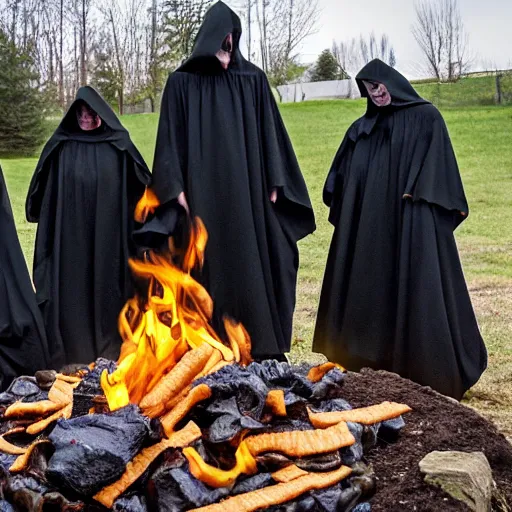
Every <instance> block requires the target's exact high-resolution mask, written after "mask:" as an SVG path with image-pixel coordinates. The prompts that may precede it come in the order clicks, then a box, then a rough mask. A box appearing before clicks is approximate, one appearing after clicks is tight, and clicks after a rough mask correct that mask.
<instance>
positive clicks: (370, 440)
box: [361, 423, 380, 453]
mask: <svg viewBox="0 0 512 512" xmlns="http://www.w3.org/2000/svg"><path fill="white" fill-rule="evenodd" d="M379 428H380V423H376V424H375V425H364V426H363V435H362V436H361V442H362V443H363V451H364V453H368V452H369V451H370V450H371V449H372V448H373V447H374V446H375V445H376V444H377V432H378V431H379Z"/></svg>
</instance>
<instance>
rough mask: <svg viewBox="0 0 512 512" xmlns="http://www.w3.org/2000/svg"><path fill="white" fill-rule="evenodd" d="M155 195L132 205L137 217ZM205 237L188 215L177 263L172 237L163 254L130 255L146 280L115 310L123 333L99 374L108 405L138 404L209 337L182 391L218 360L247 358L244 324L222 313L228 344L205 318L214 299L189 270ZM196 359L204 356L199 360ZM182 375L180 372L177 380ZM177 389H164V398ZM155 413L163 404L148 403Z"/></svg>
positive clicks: (198, 262) (199, 259) (198, 260)
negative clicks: (112, 365)
mask: <svg viewBox="0 0 512 512" xmlns="http://www.w3.org/2000/svg"><path fill="white" fill-rule="evenodd" d="M157 206H158V200H157V199H156V196H155V195H154V193H153V192H152V191H151V190H150V189H147V190H146V193H145V194H144V196H143V198H142V199H141V200H140V201H139V204H138V205H137V208H136V214H137V215H138V220H139V219H141V220H145V218H146V217H147V215H148V213H150V212H154V210H155V208H156V207H157ZM207 239H208V235H207V231H206V228H205V226H204V224H203V222H202V221H201V220H200V219H199V218H197V217H196V218H195V219H193V220H192V221H191V226H190V236H189V243H188V246H187V247H186V250H185V251H184V253H183V254H182V255H181V256H182V257H180V258H179V259H180V260H181V262H180V265H179V267H178V265H177V264H176V263H175V261H173V260H176V259H177V258H176V256H177V255H179V251H177V250H175V249H174V247H175V246H174V240H172V239H171V240H170V243H169V248H170V251H169V253H167V254H165V255H162V254H156V253H154V252H149V254H148V255H147V256H146V258H145V259H144V260H143V261H140V260H133V259H132V260H130V262H129V263H130V267H131V270H132V272H133V273H134V275H135V276H137V277H138V278H142V279H144V280H145V281H146V282H147V283H148V291H147V297H144V298H142V297H134V298H132V299H130V300H128V302H127V303H126V305H125V306H124V308H123V310H122V312H121V314H120V316H119V332H120V334H121V337H122V339H123V344H122V346H121V352H120V356H119V360H118V367H117V369H116V370H115V371H114V372H113V373H112V374H110V375H108V374H107V372H106V371H104V372H103V374H102V376H101V385H102V388H103V391H104V392H105V396H106V398H107V401H108V404H109V407H110V409H111V410H115V409H119V408H121V407H124V406H125V405H128V403H134V404H139V403H140V402H141V401H142V400H143V398H144V397H145V396H146V395H147V394H148V393H150V392H151V391H152V390H153V389H154V388H155V386H157V385H160V386H161V387H165V384H162V378H163V377H164V376H165V375H166V374H168V373H169V372H170V371H171V370H172V369H173V368H175V367H176V365H177V364H178V362H179V361H180V360H181V359H182V358H183V356H184V355H185V354H186V353H187V352H188V351H190V350H194V349H197V348H198V347H200V346H201V345H202V344H203V343H208V344H209V345H210V346H211V347H213V349H214V354H212V355H211V356H209V357H208V358H207V359H208V361H207V362H206V364H204V365H203V366H201V368H202V370H203V371H202V372H200V374H199V375H192V376H189V377H192V378H189V381H187V382H183V386H182V388H180V389H179V391H183V390H184V388H186V387H187V386H188V385H189V384H190V382H191V380H193V378H197V377H198V376H200V375H203V374H206V373H207V372H208V370H211V369H215V368H218V366H219V363H220V362H222V361H224V362H234V361H237V362H240V363H242V364H247V363H248V362H250V360H251V359H250V338H249V336H248V334H247V332H246V331H245V329H244V328H243V327H242V326H241V325H240V324H237V323H236V322H234V321H232V320H230V319H227V318H225V319H224V325H225V328H226V333H227V337H228V341H229V344H230V347H231V348H230V347H228V346H226V345H225V344H224V343H223V342H222V340H221V339H220V337H219V336H218V335H217V333H216V332H215V331H214V329H213V328H212V326H211V325H210V324H209V322H210V320H211V317H212V314H213V302H212V299H211V297H210V296H209V294H208V292H207V291H206V290H205V288H204V287H203V286H201V285H200V284H199V283H198V282H197V281H196V280H195V279H194V278H193V277H192V276H191V275H190V272H191V271H192V270H193V269H194V268H196V267H201V266H202V264H203V261H204V250H205V247H206V242H207ZM199 363H200V364H203V363H202V360H201V361H199ZM182 379H183V376H181V380H182ZM164 398H165V399H166V400H171V398H176V396H175V395H173V396H167V395H165V397H164V395H162V400H163V399H164ZM151 411H152V412H153V413H154V414H148V415H150V416H153V415H159V414H160V413H162V412H163V411H165V404H164V405H162V406H160V405H159V406H158V407H157V408H155V407H154V406H153V407H152V408H151Z"/></svg>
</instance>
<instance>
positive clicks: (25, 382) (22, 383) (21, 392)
mask: <svg viewBox="0 0 512 512" xmlns="http://www.w3.org/2000/svg"><path fill="white" fill-rule="evenodd" d="M40 391H41V390H40V388H39V386H38V385H37V382H36V379H35V378H34V377H18V378H17V379H14V380H13V381H12V383H11V385H10V386H9V387H8V389H7V393H12V394H13V395H16V396H18V397H20V398H21V397H26V396H29V395H36V394H37V393H39V392H40Z"/></svg>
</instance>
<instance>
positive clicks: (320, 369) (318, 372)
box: [308, 363, 347, 382]
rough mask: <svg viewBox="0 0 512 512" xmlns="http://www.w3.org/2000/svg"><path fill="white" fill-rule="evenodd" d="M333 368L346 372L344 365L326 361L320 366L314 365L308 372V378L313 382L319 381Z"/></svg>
mask: <svg viewBox="0 0 512 512" xmlns="http://www.w3.org/2000/svg"><path fill="white" fill-rule="evenodd" d="M333 368H338V369H339V370H341V371H342V372H346V371H347V370H345V368H343V366H341V365H339V364H336V363H324V364H321V365H319V366H314V367H313V368H311V370H309V372H308V379H309V380H310V381H311V382H318V381H320V380H322V379H323V377H324V375H325V374H326V373H327V372H330V371H331V370H332V369H333Z"/></svg>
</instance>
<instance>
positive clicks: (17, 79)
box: [0, 30, 45, 156]
mask: <svg viewBox="0 0 512 512" xmlns="http://www.w3.org/2000/svg"><path fill="white" fill-rule="evenodd" d="M0 70H1V72H0V112H2V120H1V122H0V155H3V156H5V155H33V154H34V152H35V151H36V150H37V149H38V148H39V146H40V145H41V144H42V142H43V140H44V136H45V130H44V108H43V101H42V97H43V96H42V93H41V91H40V90H39V89H38V79H39V76H38V74H37V72H36V71H35V66H34V61H33V59H32V57H31V55H30V54H29V53H27V52H24V51H22V50H21V49H19V48H17V47H16V46H15V44H14V43H13V42H12V41H10V40H9V38H8V37H7V35H6V34H5V33H4V32H3V31H2V30H0Z"/></svg>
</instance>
